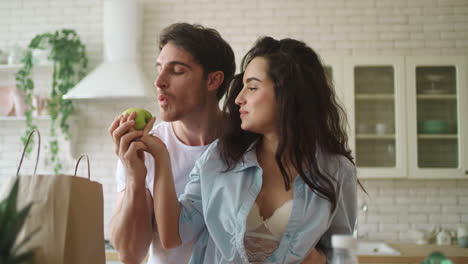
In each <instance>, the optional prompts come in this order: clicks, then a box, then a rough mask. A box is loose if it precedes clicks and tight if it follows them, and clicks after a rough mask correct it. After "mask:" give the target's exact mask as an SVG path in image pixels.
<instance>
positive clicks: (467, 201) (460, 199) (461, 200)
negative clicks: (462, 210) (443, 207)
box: [458, 196, 468, 204]
mask: <svg viewBox="0 0 468 264" xmlns="http://www.w3.org/2000/svg"><path fill="white" fill-rule="evenodd" d="M458 203H459V204H468V196H459V197H458Z"/></svg>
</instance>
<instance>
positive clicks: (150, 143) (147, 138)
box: [138, 117, 169, 160]
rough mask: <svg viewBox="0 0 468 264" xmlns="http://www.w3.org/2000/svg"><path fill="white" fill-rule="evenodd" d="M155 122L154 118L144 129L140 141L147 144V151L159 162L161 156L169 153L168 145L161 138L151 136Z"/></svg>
mask: <svg viewBox="0 0 468 264" xmlns="http://www.w3.org/2000/svg"><path fill="white" fill-rule="evenodd" d="M155 122H156V117H152V118H151V119H150V121H149V122H148V124H146V126H145V128H144V129H143V134H142V136H141V137H139V138H138V141H140V142H142V143H143V144H145V146H146V147H147V149H146V150H145V151H146V152H148V153H150V154H151V155H153V157H154V159H155V160H157V159H158V158H159V157H161V155H169V152H168V151H167V148H166V144H164V142H162V140H161V139H160V138H159V137H156V136H153V135H150V134H149V132H150V131H151V129H152V128H153V125H154V123H155Z"/></svg>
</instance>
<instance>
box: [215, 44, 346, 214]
mask: <svg viewBox="0 0 468 264" xmlns="http://www.w3.org/2000/svg"><path fill="white" fill-rule="evenodd" d="M255 57H263V58H265V59H266V60H267V61H268V65H269V67H268V76H269V78H271V80H273V82H274V91H275V97H276V102H277V106H276V109H277V110H276V111H277V113H278V122H277V129H278V133H279V144H278V149H277V152H276V155H275V159H276V162H277V164H278V166H279V169H280V171H281V174H282V176H283V180H284V186H285V188H286V190H289V189H290V188H291V181H292V180H291V179H292V176H293V175H288V171H289V170H288V169H289V168H294V169H295V170H296V171H297V173H298V174H299V175H300V177H302V179H303V180H304V182H305V183H306V184H307V185H308V186H309V187H310V189H311V190H312V191H313V192H315V193H316V194H317V195H319V196H321V197H323V198H325V199H327V200H329V201H330V203H331V205H332V207H331V210H332V211H333V210H334V209H335V208H336V204H337V200H336V199H337V197H336V190H335V188H334V178H333V177H331V176H329V175H325V174H324V172H321V171H320V170H319V168H318V159H317V156H316V153H317V151H318V150H320V151H321V152H325V153H332V154H333V153H334V154H341V155H343V156H345V157H346V158H348V159H349V160H350V161H351V162H352V163H353V164H354V162H353V157H352V156H351V151H350V149H349V147H348V137H347V134H346V125H347V121H346V115H345V112H344V109H343V108H342V107H341V106H340V104H339V103H338V102H337V99H336V96H335V91H334V88H333V85H332V82H331V81H330V80H328V79H327V77H326V75H325V71H324V67H323V66H322V63H321V62H320V59H319V57H318V55H317V54H316V53H315V52H314V51H313V50H312V49H311V48H310V47H308V46H307V45H306V44H305V43H303V42H301V41H297V40H294V39H282V40H279V41H278V40H275V39H273V38H271V37H263V38H260V39H259V40H258V41H257V42H256V44H255V45H254V47H253V48H252V49H251V50H250V51H249V52H248V53H247V54H246V55H245V57H244V58H243V60H242V65H241V67H242V68H241V69H242V73H240V74H238V75H236V76H235V78H234V79H233V81H232V82H231V86H230V89H229V91H228V94H227V98H226V100H225V103H224V107H223V112H224V114H225V118H224V122H223V133H222V135H221V137H220V142H219V144H220V152H221V157H222V159H223V161H224V162H225V164H226V165H227V170H231V169H233V167H234V166H235V164H236V163H238V162H240V161H241V160H242V157H243V156H244V154H245V153H246V152H247V151H249V150H250V149H249V147H250V146H251V145H252V144H254V145H253V146H254V147H255V148H256V147H257V146H258V145H259V144H260V142H261V137H262V135H260V134H256V133H252V132H249V131H245V130H242V129H241V120H240V116H239V106H238V105H236V103H235V99H236V97H237V95H238V94H239V92H240V91H241V90H242V88H243V80H242V78H243V72H244V71H245V69H246V67H247V65H248V64H249V63H250V62H251V61H252V60H253V59H254V58H255ZM290 166H292V167H290Z"/></svg>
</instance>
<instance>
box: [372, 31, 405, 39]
mask: <svg viewBox="0 0 468 264" xmlns="http://www.w3.org/2000/svg"><path fill="white" fill-rule="evenodd" d="M409 36H410V34H409V33H408V32H381V33H380V35H379V38H380V39H382V40H397V39H398V40H403V39H406V40H408V39H410V37H409Z"/></svg>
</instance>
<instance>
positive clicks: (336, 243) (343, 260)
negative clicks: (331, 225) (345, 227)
mask: <svg viewBox="0 0 468 264" xmlns="http://www.w3.org/2000/svg"><path fill="white" fill-rule="evenodd" d="M331 244H332V248H333V249H332V255H331V262H330V263H331V264H358V260H357V256H356V251H357V240H356V239H355V238H354V237H353V236H352V235H333V236H332V239H331Z"/></svg>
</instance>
